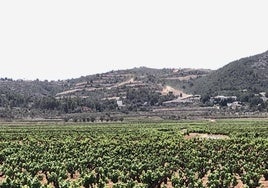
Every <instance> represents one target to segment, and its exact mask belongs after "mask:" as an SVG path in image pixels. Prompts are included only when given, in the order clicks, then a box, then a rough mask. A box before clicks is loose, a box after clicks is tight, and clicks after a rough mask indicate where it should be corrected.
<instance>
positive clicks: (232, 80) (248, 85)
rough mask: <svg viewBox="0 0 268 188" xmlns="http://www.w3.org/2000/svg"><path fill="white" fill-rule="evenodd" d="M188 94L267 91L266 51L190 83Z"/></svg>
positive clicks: (267, 69)
mask: <svg viewBox="0 0 268 188" xmlns="http://www.w3.org/2000/svg"><path fill="white" fill-rule="evenodd" d="M186 90H187V91H188V92H192V93H198V94H209V95H212V96H213V95H222V94H234V93H236V92H237V91H242V90H243V91H248V92H253V93H259V92H263V91H268V51H266V52H264V53H261V54H258V55H254V56H251V57H246V58H242V59H239V60H237V61H233V62H231V63H229V64H227V65H226V66H224V67H222V68H220V69H218V70H216V71H212V72H211V73H210V74H208V75H207V76H204V77H200V78H198V79H196V80H194V81H192V82H191V85H188V87H187V88H186Z"/></svg>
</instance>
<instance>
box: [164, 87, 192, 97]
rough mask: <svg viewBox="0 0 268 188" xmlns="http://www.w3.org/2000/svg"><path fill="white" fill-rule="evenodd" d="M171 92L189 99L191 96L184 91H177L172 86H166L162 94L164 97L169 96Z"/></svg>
mask: <svg viewBox="0 0 268 188" xmlns="http://www.w3.org/2000/svg"><path fill="white" fill-rule="evenodd" d="M169 92H172V93H173V94H174V95H175V96H179V95H182V97H187V96H189V95H188V94H186V93H184V92H183V91H181V90H179V89H175V88H173V87H171V86H165V87H164V88H163V89H162V92H161V94H162V95H167V94H169Z"/></svg>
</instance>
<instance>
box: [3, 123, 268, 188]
mask: <svg viewBox="0 0 268 188" xmlns="http://www.w3.org/2000/svg"><path fill="white" fill-rule="evenodd" d="M204 135H205V136H204ZM267 182H268V121H267V120H218V121H216V122H212V121H181V122H163V123H117V124H115V123H110V124H108V123H96V124H93V123H87V124H86V123H85V124H78V123H77V124H58V125H57V124H47V125H44V124H42V125H38V124H37V125H25V124H6V125H1V128H0V188H19V187H25V188H26V187H30V188H37V187H52V188H54V187H55V188H65V187H66V188H67V187H74V188H75V187H84V188H89V187H91V188H93V187H96V188H97V187H98V188H101V187H115V188H119V187H120V188H121V187H122V188H123V187H127V188H132V187H137V188H138V187H140V188H141V187H144V188H145V187H147V188H158V187H167V188H170V187H178V188H182V187H198V188H200V187H212V188H223V187H236V188H238V187H250V188H253V187H254V188H255V187H268V183H267Z"/></svg>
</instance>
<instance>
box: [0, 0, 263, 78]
mask: <svg viewBox="0 0 268 188" xmlns="http://www.w3.org/2000/svg"><path fill="white" fill-rule="evenodd" d="M267 7H268V1H267V0H202V1H200V0H167V1H164V0H161V1H159V0H94V1H93V0H92V1H91V0H78V1H74V0H72V1H70V0H44V1H41V0H23V1H22V0H1V1H0V63H1V64H0V65H1V66H0V77H9V78H15V79H18V78H22V79H36V78H39V79H42V80H43V79H48V80H51V79H53V80H57V79H66V78H76V77H80V76H85V75H89V74H93V73H101V72H106V71H109V70H118V69H125V68H133V67H139V66H147V67H154V68H164V67H165V68H188V67H190V68H210V69H217V68H219V67H221V66H223V65H225V64H227V63H229V62H230V61H233V60H236V59H238V58H241V57H244V56H250V55H253V54H257V53H261V52H264V51H266V50H268V24H267V23H268V21H267V19H268V11H267Z"/></svg>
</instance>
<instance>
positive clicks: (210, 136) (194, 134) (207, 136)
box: [184, 133, 230, 139]
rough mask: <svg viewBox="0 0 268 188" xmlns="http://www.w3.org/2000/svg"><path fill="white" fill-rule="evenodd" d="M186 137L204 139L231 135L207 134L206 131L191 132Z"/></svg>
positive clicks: (225, 137) (227, 137)
mask: <svg viewBox="0 0 268 188" xmlns="http://www.w3.org/2000/svg"><path fill="white" fill-rule="evenodd" d="M184 138H185V139H193V138H203V139H229V138H230V137H229V136H227V135H222V134H206V133H189V134H188V135H185V136H184Z"/></svg>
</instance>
